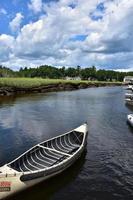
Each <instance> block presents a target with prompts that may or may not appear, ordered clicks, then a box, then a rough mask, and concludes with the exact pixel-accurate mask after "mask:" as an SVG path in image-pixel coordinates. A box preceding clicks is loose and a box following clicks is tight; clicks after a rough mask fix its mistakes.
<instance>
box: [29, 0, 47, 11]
mask: <svg viewBox="0 0 133 200" xmlns="http://www.w3.org/2000/svg"><path fill="white" fill-rule="evenodd" d="M42 5H43V3H42V0H31V1H30V3H29V4H28V7H29V9H30V10H32V11H33V12H34V13H39V12H41V10H42Z"/></svg>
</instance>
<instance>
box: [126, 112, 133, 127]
mask: <svg viewBox="0 0 133 200" xmlns="http://www.w3.org/2000/svg"><path fill="white" fill-rule="evenodd" d="M127 122H128V123H129V124H130V125H131V126H133V114H129V115H127Z"/></svg>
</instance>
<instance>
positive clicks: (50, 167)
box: [0, 123, 87, 178]
mask: <svg viewBox="0 0 133 200" xmlns="http://www.w3.org/2000/svg"><path fill="white" fill-rule="evenodd" d="M83 125H84V126H87V124H86V123H85V124H83ZM83 125H82V126H83ZM76 129H77V128H76ZM76 129H73V130H71V131H69V132H67V133H64V134H62V135H59V136H55V137H53V138H51V139H48V140H45V141H43V142H41V143H39V144H37V145H35V146H33V147H32V148H30V149H29V150H27V151H26V152H24V153H23V154H21V155H20V156H19V157H17V158H16V159H14V160H13V161H11V162H9V163H8V164H6V165H5V166H7V167H8V168H10V164H12V163H14V162H15V161H17V160H18V159H19V158H21V157H22V156H24V155H25V154H27V153H28V152H30V151H31V150H32V149H34V148H36V147H40V148H48V147H45V146H43V145H42V144H44V143H45V142H49V141H51V140H54V139H56V138H61V137H62V136H65V135H67V134H70V133H72V132H73V131H77V130H76ZM77 132H80V133H82V134H83V139H82V143H81V144H80V146H79V148H78V149H77V150H76V151H75V152H74V153H73V154H72V155H70V154H67V153H63V152H62V154H64V156H65V155H66V156H68V157H67V158H65V159H64V160H62V161H61V162H59V163H57V164H54V165H52V166H49V167H45V168H42V169H38V170H34V171H23V172H19V171H15V170H14V173H13V172H11V173H5V174H4V173H2V174H0V178H1V177H2V178H3V177H9V176H13V177H14V176H20V177H21V176H23V175H30V174H35V173H41V172H44V173H45V172H47V171H51V170H53V169H54V168H58V167H60V166H61V165H62V166H63V165H65V164H66V163H67V162H68V163H69V162H70V160H73V159H74V158H75V157H76V155H78V154H80V152H82V150H83V148H84V146H85V140H86V137H87V130H86V129H85V130H84V131H77ZM50 150H53V151H54V149H52V148H51V149H50ZM55 151H56V150H55ZM60 153H61V152H60ZM72 158H73V159H72ZM11 169H12V168H11Z"/></svg>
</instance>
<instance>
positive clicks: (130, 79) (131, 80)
mask: <svg viewBox="0 0 133 200" xmlns="http://www.w3.org/2000/svg"><path fill="white" fill-rule="evenodd" d="M123 82H124V83H133V76H125V77H124V80H123Z"/></svg>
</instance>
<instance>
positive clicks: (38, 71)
mask: <svg viewBox="0 0 133 200" xmlns="http://www.w3.org/2000/svg"><path fill="white" fill-rule="evenodd" d="M67 76H68V77H77V76H78V77H80V78H81V79H82V80H90V81H95V80H97V81H110V82H113V81H123V78H124V77H125V76H133V72H127V73H125V72H116V71H113V70H103V69H99V70H97V69H96V67H95V66H92V67H87V68H81V67H80V66H77V67H75V68H74V67H68V68H66V67H65V66H63V67H61V68H56V67H53V66H49V65H42V66H38V67H37V68H27V67H24V68H20V70H19V71H17V72H15V71H13V70H11V69H9V68H6V67H3V66H0V77H27V78H35V77H38V78H45V79H47V78H50V79H64V78H65V77H67Z"/></svg>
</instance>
